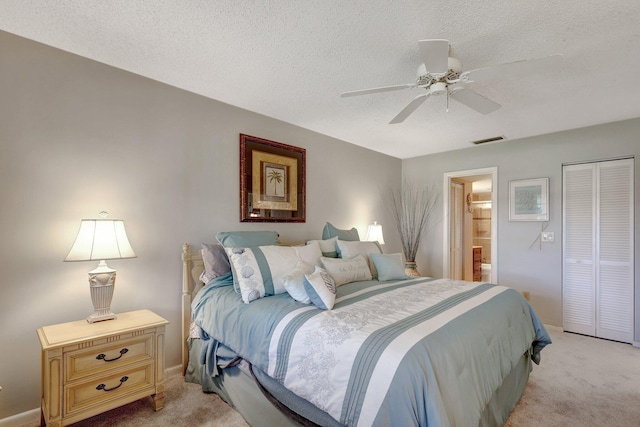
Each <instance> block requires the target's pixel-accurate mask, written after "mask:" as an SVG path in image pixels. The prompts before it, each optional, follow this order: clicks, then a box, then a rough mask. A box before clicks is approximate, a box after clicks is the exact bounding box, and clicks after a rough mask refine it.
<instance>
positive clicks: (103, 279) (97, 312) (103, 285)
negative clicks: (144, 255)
mask: <svg viewBox="0 0 640 427" xmlns="http://www.w3.org/2000/svg"><path fill="white" fill-rule="evenodd" d="M115 282H116V271H115V270H114V269H112V268H110V267H109V266H108V265H107V263H106V262H105V261H100V263H99V264H98V267H97V268H95V269H94V270H91V271H90V272H89V289H90V291H91V301H92V302H93V313H91V315H89V317H87V322H89V323H95V322H102V321H105V320H113V319H115V318H116V315H115V314H114V313H113V312H112V311H111V300H112V299H113V289H114V287H115Z"/></svg>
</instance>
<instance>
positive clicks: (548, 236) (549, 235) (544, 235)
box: [542, 231, 555, 243]
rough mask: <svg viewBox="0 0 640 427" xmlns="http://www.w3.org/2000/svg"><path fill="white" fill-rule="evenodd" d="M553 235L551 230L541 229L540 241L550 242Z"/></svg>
mask: <svg viewBox="0 0 640 427" xmlns="http://www.w3.org/2000/svg"><path fill="white" fill-rule="evenodd" d="M554 238H555V236H554V233H553V231H543V232H542V242H543V243H551V242H553V240H554Z"/></svg>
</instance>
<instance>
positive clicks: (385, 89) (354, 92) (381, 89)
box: [340, 83, 418, 98]
mask: <svg viewBox="0 0 640 427" xmlns="http://www.w3.org/2000/svg"><path fill="white" fill-rule="evenodd" d="M417 86H418V85H416V84H415V83H407V84H404V85H395V86H384V87H376V88H373V89H362V90H352V91H349V92H342V93H341V94H340V96H341V97H343V98H346V97H348V96H358V95H368V94H370V93H380V92H391V91H392V90H400V89H407V88H411V87H417Z"/></svg>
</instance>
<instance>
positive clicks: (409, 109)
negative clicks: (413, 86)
mask: <svg viewBox="0 0 640 427" xmlns="http://www.w3.org/2000/svg"><path fill="white" fill-rule="evenodd" d="M428 96H429V93H423V94H421V95H418V96H416V97H415V98H413V101H411V102H410V103H409V105H407V106H406V107H404V108H403V109H402V111H400V112H399V113H398V115H397V116H395V117H394V118H393V119H392V120H391V121H390V122H389V124H392V125H395V124H397V123H402V122H404V120H405V119H406V118H407V117H409V115H411V113H413V112H414V111H415V110H416V108H418V107H419V106H421V105H422V103H423V102H424V101H426V99H427V97H428Z"/></svg>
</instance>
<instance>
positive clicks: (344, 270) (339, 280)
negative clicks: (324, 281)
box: [321, 255, 371, 286]
mask: <svg viewBox="0 0 640 427" xmlns="http://www.w3.org/2000/svg"><path fill="white" fill-rule="evenodd" d="M321 260H322V265H324V268H325V270H327V273H329V274H330V275H331V277H333V279H334V280H335V281H336V286H342V285H344V284H347V283H351V282H362V281H363V280H371V270H370V269H369V264H368V263H367V260H366V258H365V257H363V256H362V255H357V256H355V257H354V258H350V259H345V258H342V259H341V258H327V257H322V258H321Z"/></svg>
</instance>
